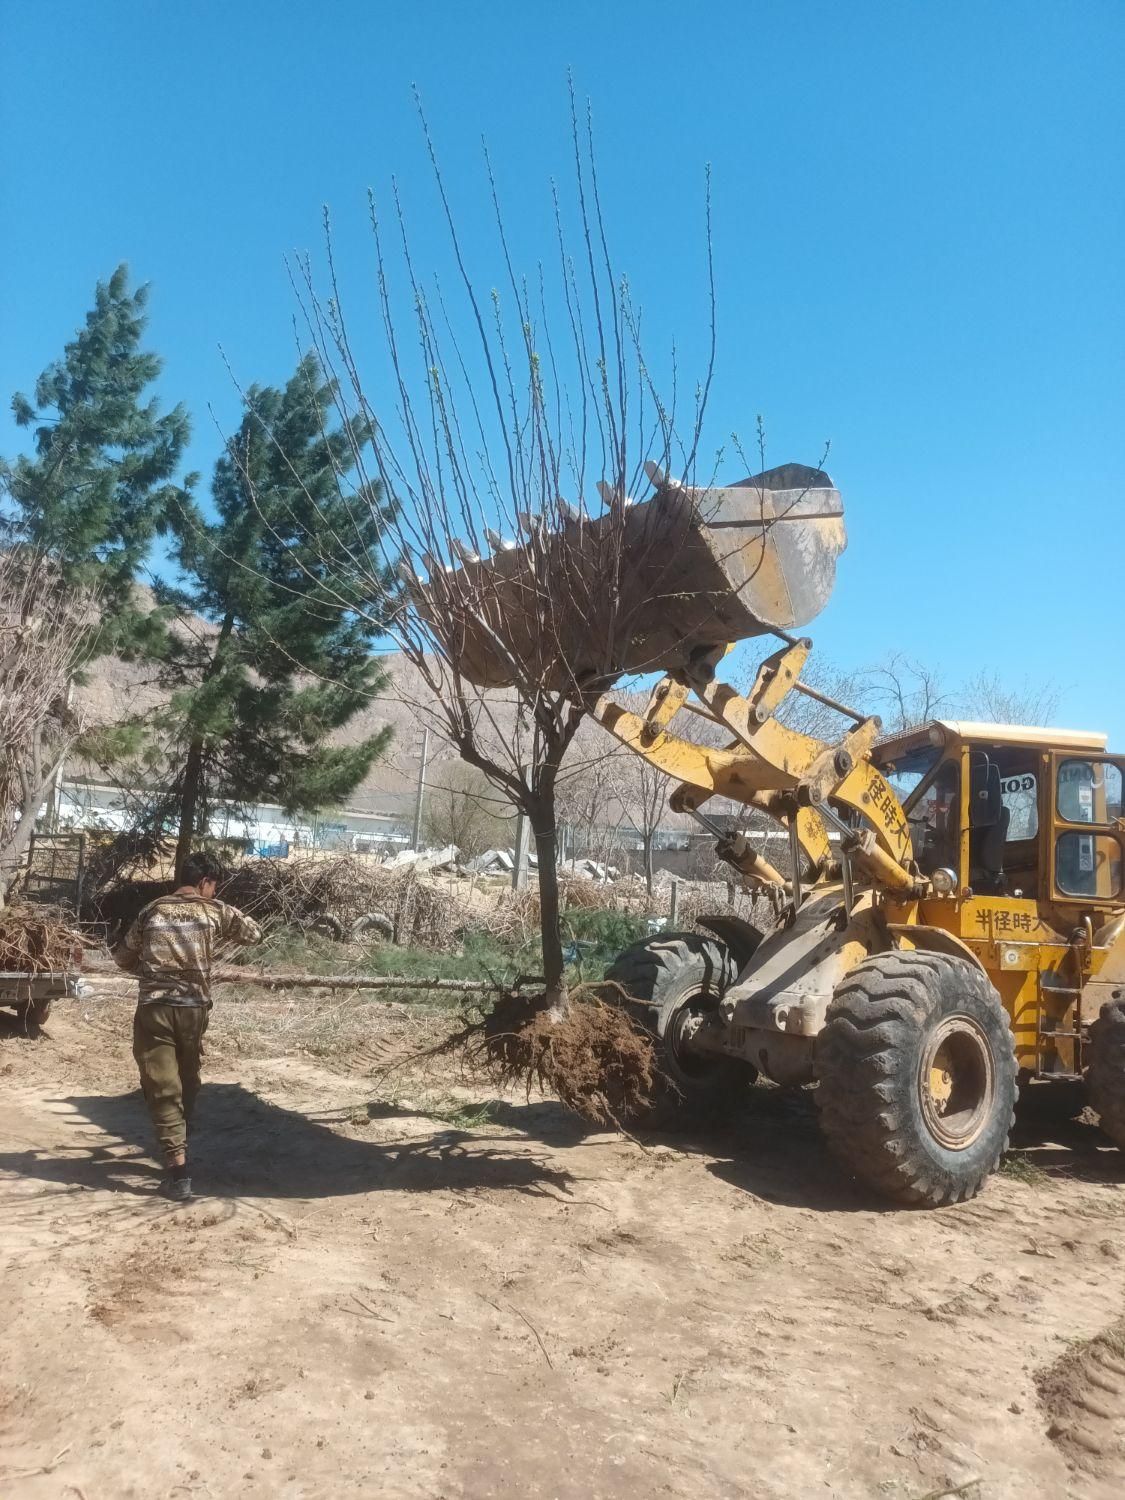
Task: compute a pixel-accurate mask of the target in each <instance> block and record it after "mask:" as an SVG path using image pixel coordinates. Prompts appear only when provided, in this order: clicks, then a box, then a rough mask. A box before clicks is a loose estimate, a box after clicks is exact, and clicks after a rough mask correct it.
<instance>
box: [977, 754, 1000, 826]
mask: <svg viewBox="0 0 1125 1500" xmlns="http://www.w3.org/2000/svg"><path fill="white" fill-rule="evenodd" d="M1003 811H1004V800H1003V797H1002V796H1001V791H1000V768H999V766H995V765H993V763H992V761H990V760H989V758H988V756H987V755H986V754H985V753H984V751H983V750H977V751H974V752H973V754H972V755H971V756H970V758H969V827H970V828H995V826H996V824H997V823H999V821H1000V818H1001V815H1002V814H1003Z"/></svg>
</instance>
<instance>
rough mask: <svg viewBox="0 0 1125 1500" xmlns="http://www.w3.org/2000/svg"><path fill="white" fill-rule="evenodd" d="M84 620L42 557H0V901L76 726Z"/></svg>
mask: <svg viewBox="0 0 1125 1500" xmlns="http://www.w3.org/2000/svg"><path fill="white" fill-rule="evenodd" d="M87 623H88V622H84V620H83V611H82V609H81V607H80V604H79V603H78V601H76V600H75V599H74V597H73V593H72V592H68V591H66V590H64V589H63V587H62V585H61V584H60V581H59V577H58V574H57V572H56V570H55V569H54V567H53V566H52V565H51V563H50V562H49V561H48V560H47V559H45V558H44V557H42V556H41V555H40V554H38V553H35V552H30V551H27V550H26V549H23V548H20V547H10V548H8V549H7V550H5V551H2V552H0V743H2V744H3V746H4V756H3V760H2V761H0V904H2V903H3V900H4V898H5V896H6V894H7V891H8V889H9V887H10V886H11V883H12V880H13V879H14V877H15V875H16V873H17V872H18V870H19V869H20V867H21V865H22V863H23V860H24V857H25V856H26V853H27V848H28V845H29V843H30V841H31V835H32V832H33V831H34V828H35V823H36V819H37V818H38V816H39V813H40V810H41V809H42V807H43V804H44V802H45V801H46V799H47V796H48V794H49V792H50V788H51V784H52V782H53V780H54V778H55V775H56V773H57V772H58V770H59V768H60V766H61V765H62V762H63V759H64V757H65V756H66V754H67V752H68V751H69V749H70V747H71V745H72V744H73V742H74V740H75V738H76V736H77V734H78V731H79V728H80V724H79V721H78V717H77V715H76V714H75V713H74V711H73V709H72V708H71V704H70V684H71V681H72V680H73V676H74V673H75V671H76V670H77V668H78V666H79V664H80V661H81V658H82V655H83V650H84V647H85V644H86V642H87V637H88V632H87V629H86V624H87Z"/></svg>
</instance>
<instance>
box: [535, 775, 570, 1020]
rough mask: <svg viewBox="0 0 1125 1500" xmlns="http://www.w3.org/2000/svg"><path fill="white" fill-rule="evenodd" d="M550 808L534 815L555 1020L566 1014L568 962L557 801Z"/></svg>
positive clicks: (546, 971)
mask: <svg viewBox="0 0 1125 1500" xmlns="http://www.w3.org/2000/svg"><path fill="white" fill-rule="evenodd" d="M550 800H551V805H550V807H549V808H540V809H537V810H536V811H535V812H534V813H533V814H532V819H531V826H532V830H533V832H534V834H535V852H536V854H537V855H538V857H539V936H540V939H541V941H542V944H543V982H544V989H545V992H546V1003H547V1009H548V1013H549V1014H550V1016H551V1019H552V1020H554V1021H561V1020H562V1018H563V1016H565V1015H566V1008H567V1002H568V995H567V985H566V961H565V960H564V958H563V947H562V929H561V927H560V922H559V919H560V916H561V906H560V902H559V869H558V864H557V863H556V860H557V857H558V832H557V830H556V828H555V820H554V806H553V803H554V798H553V797H552V798H551V799H550Z"/></svg>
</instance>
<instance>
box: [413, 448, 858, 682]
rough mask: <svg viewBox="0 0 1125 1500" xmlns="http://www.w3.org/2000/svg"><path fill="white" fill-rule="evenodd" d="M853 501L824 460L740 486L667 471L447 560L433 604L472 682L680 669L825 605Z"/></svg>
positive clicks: (437, 627)
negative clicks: (638, 493) (630, 500)
mask: <svg viewBox="0 0 1125 1500" xmlns="http://www.w3.org/2000/svg"><path fill="white" fill-rule="evenodd" d="M846 542H847V538H846V535H845V532H844V508H843V503H842V501H841V499H840V495H839V492H838V491H837V490H836V489H835V488H834V487H833V485H832V481H831V480H830V479H829V477H828V476H827V474H825V473H824V472H823V471H822V470H819V469H812V468H807V467H806V466H804V465H802V464H784V465H782V466H781V467H780V468H776V469H770V470H768V471H766V472H765V473H763V474H757V475H755V476H753V477H752V478H750V479H744V480H742V481H741V482H740V483H738V484H733V485H729V486H726V487H721V488H716V487H712V488H709V489H695V488H692V487H689V486H686V485H679V484H675V483H671V482H668V481H665V480H663V479H661V480H660V482H659V483H658V485H657V488H656V492H655V494H654V495H653V496H652V498H651V499H650V500H647V501H644V502H643V503H639V504H630V505H628V506H627V507H623V506H622V505H621V504H620V503H617V504H614V503H613V502H611V503H610V505H609V506H608V508H607V510H606V512H605V513H604V514H602V515H600V516H597V517H593V518H590V517H585V516H583V517H580V518H578V519H576V520H574V521H573V522H570V523H568V524H567V525H566V527H565V528H564V529H563V531H561V532H559V533H554V534H550V535H544V534H542V533H537V532H536V531H535V530H534V529H531V530H530V532H529V535H528V537H527V539H526V540H525V541H524V542H522V543H521V544H520V545H519V546H515V547H511V546H509V549H508V550H501V551H498V552H496V553H495V555H494V556H492V557H489V558H484V559H479V560H478V559H472V560H469V561H466V562H465V563H463V564H462V565H461V566H459V567H452V568H434V569H432V570H431V573H430V577H429V580H428V581H427V582H426V583H425V584H424V585H420V586H419V590H418V594H419V606H420V608H421V609H422V611H423V612H424V613H425V614H426V615H427V616H428V618H429V622H430V625H431V628H432V629H433V630H434V632H435V634H436V635H437V636H438V638H439V639H440V640H441V642H442V644H443V646H444V647H445V649H446V650H447V651H448V654H449V659H450V661H451V662H453V663H454V664H455V665H456V666H457V667H458V668H459V670H460V672H461V674H462V675H463V676H464V677H466V678H467V679H468V680H469V681H471V682H473V683H476V684H477V685H479V686H481V687H494V688H502V687H510V686H512V685H514V684H515V683H517V682H522V683H525V684H528V683H535V684H540V685H542V686H544V687H547V688H549V689H552V690H555V691H564V692H569V691H575V690H589V689H591V688H597V689H599V690H600V688H601V687H603V686H606V685H608V684H609V683H610V682H612V681H614V680H615V679H616V678H618V677H620V676H622V675H623V674H626V673H642V672H651V671H657V670H659V671H662V672H663V671H671V670H674V669H675V668H676V667H678V666H682V665H683V664H684V663H685V662H686V661H687V659H688V657H689V656H690V655H691V654H692V653H693V652H695V651H697V650H698V649H700V648H706V647H710V646H715V645H721V644H725V643H727V642H733V641H741V640H746V639H748V638H749V637H751V636H755V635H762V634H764V633H766V632H768V631H770V630H773V629H775V628H777V629H780V630H785V631H789V630H793V629H794V628H796V627H798V626H801V625H804V624H806V623H807V622H808V621H809V620H811V619H812V618H813V617H814V616H815V615H817V614H819V612H820V611H821V610H822V609H823V608H824V605H825V604H826V603H827V601H828V598H829V595H830V594H831V592H832V587H833V584H834V581H835V576H836V559H837V557H838V556H839V555H840V553H841V552H842V551H843V550H844V547H845V545H846Z"/></svg>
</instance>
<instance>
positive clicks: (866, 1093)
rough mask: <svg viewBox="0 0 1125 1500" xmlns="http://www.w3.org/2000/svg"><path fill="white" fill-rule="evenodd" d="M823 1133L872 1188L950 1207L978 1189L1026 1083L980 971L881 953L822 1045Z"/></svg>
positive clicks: (855, 981)
mask: <svg viewBox="0 0 1125 1500" xmlns="http://www.w3.org/2000/svg"><path fill="white" fill-rule="evenodd" d="M816 1072H817V1079H818V1083H819V1087H818V1088H817V1091H816V1097H817V1106H818V1110H819V1113H820V1124H821V1129H822V1130H823V1131H824V1135H825V1137H826V1139H827V1141H828V1144H829V1145H830V1147H831V1148H832V1150H833V1152H834V1153H835V1155H836V1156H837V1157H838V1158H839V1159H840V1160H841V1161H842V1162H843V1163H844V1165H845V1166H846V1167H847V1168H849V1170H850V1171H851V1172H852V1173H854V1175H855V1176H856V1177H857V1178H859V1179H860V1181H861V1182H863V1183H865V1184H866V1185H867V1186H868V1187H871V1188H874V1189H875V1191H876V1192H878V1193H881V1194H882V1195H883V1196H884V1197H887V1198H892V1199H894V1200H895V1201H896V1202H898V1203H908V1204H917V1205H921V1206H925V1207H929V1208H939V1207H941V1206H943V1205H944V1204H948V1203H960V1202H963V1201H964V1200H965V1199H967V1198H972V1197H973V1196H975V1194H976V1193H978V1192H979V1191H980V1189H981V1187H982V1186H983V1184H984V1182H985V1180H986V1178H988V1177H989V1176H990V1175H991V1174H992V1173H993V1172H994V1171H995V1170H996V1168H997V1166H998V1165H999V1162H1000V1158H1001V1157H1002V1156H1003V1154H1004V1152H1005V1150H1006V1149H1007V1146H1008V1136H1009V1132H1010V1131H1011V1128H1012V1124H1013V1118H1014V1111H1015V1105H1016V1100H1017V1098H1018V1097H1019V1087H1018V1084H1017V1081H1016V1075H1017V1068H1016V1056H1015V1047H1014V1044H1013V1039H1012V1032H1011V1027H1010V1025H1009V1023H1008V1017H1007V1015H1006V1013H1005V1011H1004V1007H1003V1006H1002V1005H1001V1003H1000V997H999V995H997V993H996V991H995V990H994V989H993V987H992V985H991V984H990V983H989V982H988V979H987V978H986V976H985V975H984V974H983V973H982V972H981V971H980V970H979V969H977V968H975V967H974V966H973V965H972V964H969V963H966V962H965V961H964V960H962V959H957V958H949V957H947V956H945V955H944V954H936V953H921V952H915V951H907V952H901V951H900V952H894V953H877V954H874V955H873V956H872V957H870V958H866V959H864V960H863V961H862V962H861V963H859V964H857V965H856V967H855V968H854V969H853V970H852V971H851V973H850V974H849V975H848V976H847V978H846V979H844V980H843V981H842V982H841V983H840V984H839V986H838V987H837V989H836V993H835V995H834V996H833V999H832V1002H831V1004H830V1005H829V1007H828V1019H827V1022H826V1024H825V1027H824V1030H823V1031H822V1032H821V1034H820V1036H819V1037H818V1038H817V1047H816Z"/></svg>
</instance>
